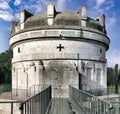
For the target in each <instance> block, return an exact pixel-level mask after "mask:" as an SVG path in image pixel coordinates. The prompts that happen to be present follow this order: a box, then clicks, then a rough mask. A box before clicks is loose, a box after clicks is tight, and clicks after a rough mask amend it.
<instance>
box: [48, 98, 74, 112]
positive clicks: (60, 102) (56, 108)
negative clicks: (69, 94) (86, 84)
mask: <svg viewBox="0 0 120 114" xmlns="http://www.w3.org/2000/svg"><path fill="white" fill-rule="evenodd" d="M49 114H76V113H75V112H74V111H72V107H71V104H70V102H69V100H68V99H66V98H54V99H52V105H51V108H50V110H49Z"/></svg>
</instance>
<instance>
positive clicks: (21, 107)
mask: <svg viewBox="0 0 120 114" xmlns="http://www.w3.org/2000/svg"><path fill="white" fill-rule="evenodd" d="M19 109H20V111H21V114H24V112H23V104H22V103H21V104H20V107H19Z"/></svg>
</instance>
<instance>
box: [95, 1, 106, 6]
mask: <svg viewBox="0 0 120 114" xmlns="http://www.w3.org/2000/svg"><path fill="white" fill-rule="evenodd" d="M105 2H106V0H96V6H95V7H96V8H99V7H100V6H101V5H102V4H104V3H105Z"/></svg>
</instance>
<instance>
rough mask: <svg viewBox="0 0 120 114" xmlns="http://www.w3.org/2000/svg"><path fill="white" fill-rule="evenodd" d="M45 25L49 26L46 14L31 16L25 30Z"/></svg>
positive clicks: (26, 22)
mask: <svg viewBox="0 0 120 114" xmlns="http://www.w3.org/2000/svg"><path fill="white" fill-rule="evenodd" d="M45 25H47V15H46V13H44V14H38V15H34V16H31V17H29V18H28V19H27V20H26V21H25V29H26V28H30V27H37V26H45Z"/></svg>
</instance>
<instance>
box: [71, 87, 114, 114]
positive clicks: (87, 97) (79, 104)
mask: <svg viewBox="0 0 120 114" xmlns="http://www.w3.org/2000/svg"><path fill="white" fill-rule="evenodd" d="M69 97H70V100H71V101H72V103H73V104H74V106H73V107H74V108H76V109H75V110H76V111H78V113H79V112H81V111H79V110H82V112H83V114H115V112H114V111H115V110H114V108H113V106H112V105H111V104H110V103H109V102H106V101H103V100H100V99H98V98H96V97H95V96H93V95H91V94H89V93H86V92H84V91H82V90H78V89H76V88H73V87H72V86H69Z"/></svg>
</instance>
